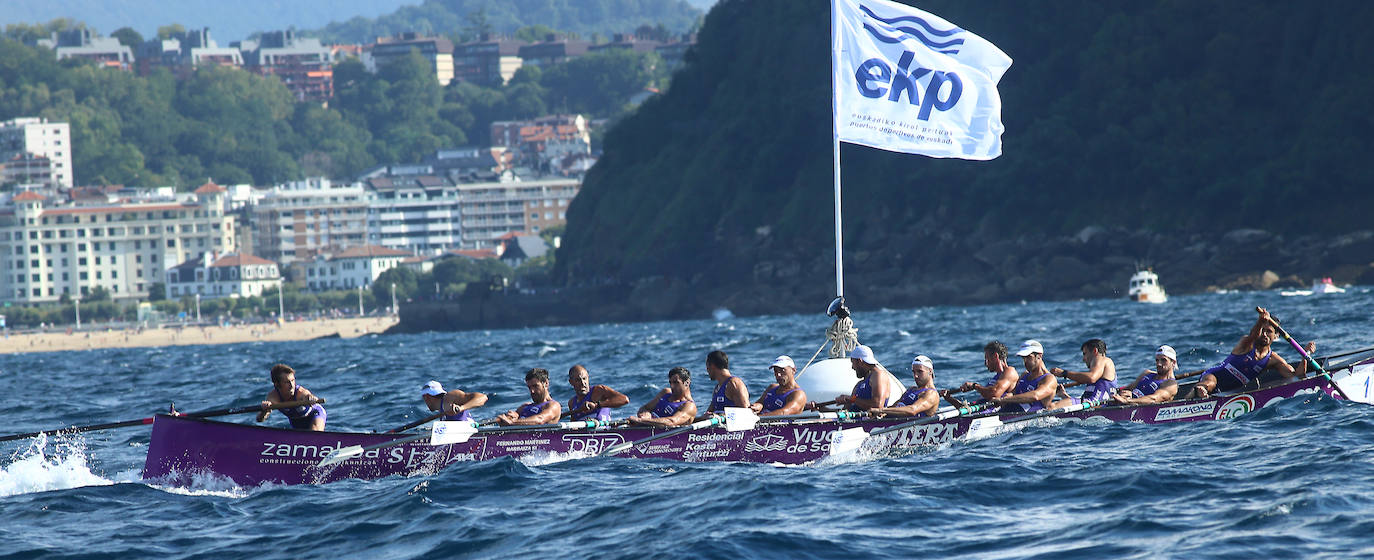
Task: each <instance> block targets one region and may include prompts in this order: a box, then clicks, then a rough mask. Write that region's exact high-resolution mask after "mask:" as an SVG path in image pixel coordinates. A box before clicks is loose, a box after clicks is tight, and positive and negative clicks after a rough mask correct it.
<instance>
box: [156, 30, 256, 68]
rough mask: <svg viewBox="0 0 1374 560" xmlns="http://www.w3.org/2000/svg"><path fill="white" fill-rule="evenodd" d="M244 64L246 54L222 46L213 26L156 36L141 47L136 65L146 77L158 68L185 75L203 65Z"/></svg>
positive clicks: (237, 66) (238, 66)
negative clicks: (214, 35) (214, 33)
mask: <svg viewBox="0 0 1374 560" xmlns="http://www.w3.org/2000/svg"><path fill="white" fill-rule="evenodd" d="M212 65H219V66H232V67H236V68H241V67H243V53H242V52H241V51H239V50H238V49H236V48H233V47H221V46H219V43H217V42H215V40H214V39H213V38H212V37H211V36H210V28H208V27H205V28H201V29H193V30H190V31H186V32H184V33H175V34H173V35H172V36H171V37H169V38H167V39H161V38H154V39H151V40H148V41H145V42H144V43H143V45H142V46H140V47H139V52H138V58H137V60H136V61H135V64H134V67H135V69H136V70H137V71H138V74H139V75H140V76H146V75H148V74H150V73H152V71H153V70H156V69H157V68H159V67H164V68H167V69H169V70H171V71H172V72H173V73H174V74H176V75H178V76H182V77H184V76H186V75H188V74H190V73H191V72H192V71H193V70H195V69H196V68H200V67H204V66H212Z"/></svg>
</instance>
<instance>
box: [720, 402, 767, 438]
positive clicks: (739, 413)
mask: <svg viewBox="0 0 1374 560" xmlns="http://www.w3.org/2000/svg"><path fill="white" fill-rule="evenodd" d="M758 423H759V415H757V414H754V411H753V410H751V409H748V408H744V407H736V406H727V407H725V430H726V431H729V432H740V431H744V430H752V429H754V426H755V425H756V424H758Z"/></svg>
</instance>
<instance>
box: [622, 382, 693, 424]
mask: <svg viewBox="0 0 1374 560" xmlns="http://www.w3.org/2000/svg"><path fill="white" fill-rule="evenodd" d="M696 415H697V403H696V402H694V401H692V373H691V372H689V371H687V368H685V367H675V368H673V369H670V370H668V388H667V389H664V390H662V391H659V392H658V395H655V396H654V399H653V400H651V401H649V402H648V403H646V404H645V405H644V406H641V407H639V413H638V414H635V415H634V416H631V417H630V418H629V422H630V424H632V425H637V426H652V427H659V428H667V427H672V426H686V425H687V424H690V423H691V422H692V418H693V417H695V416H696Z"/></svg>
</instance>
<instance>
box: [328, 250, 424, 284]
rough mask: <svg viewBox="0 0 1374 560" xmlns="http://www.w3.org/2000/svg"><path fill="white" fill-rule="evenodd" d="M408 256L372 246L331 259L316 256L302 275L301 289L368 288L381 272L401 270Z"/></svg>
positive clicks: (339, 254) (330, 256)
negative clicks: (399, 267) (303, 276)
mask: <svg viewBox="0 0 1374 560" xmlns="http://www.w3.org/2000/svg"><path fill="white" fill-rule="evenodd" d="M410 258H412V255H411V254H410V253H407V252H405V251H400V250H396V249H389V248H386V247H378V246H376V245H364V246H361V247H349V248H348V249H344V250H342V251H340V252H338V253H335V254H333V255H320V256H318V257H316V259H315V261H314V262H313V263H311V264H310V265H309V267H307V269H306V273H305V285H306V287H308V288H310V289H311V290H313V291H321V292H322V291H327V290H353V289H356V288H359V287H361V288H369V287H371V286H372V282H373V281H375V280H376V279H377V277H378V276H381V275H382V273H383V272H386V271H388V270H391V269H393V268H396V267H398V266H401V264H402V262H404V261H406V260H407V259H410Z"/></svg>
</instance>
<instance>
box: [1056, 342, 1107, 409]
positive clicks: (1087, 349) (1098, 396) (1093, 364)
mask: <svg viewBox="0 0 1374 560" xmlns="http://www.w3.org/2000/svg"><path fill="white" fill-rule="evenodd" d="M1079 350H1081V351H1082V352H1083V365H1086V366H1088V371H1068V370H1066V369H1064V368H1054V369H1051V370H1050V373H1053V374H1055V375H1062V376H1064V377H1065V378H1066V379H1072V380H1074V381H1077V382H1078V384H1079V385H1083V386H1084V388H1085V389H1087V390H1086V391H1083V396H1081V397H1069V396H1068V393H1067V392H1065V391H1064V390H1063V385H1060V392H1061V393H1064V396H1065V397H1068V398H1064V399H1060V400H1059V401H1057V402H1055V403H1054V404H1052V405H1050V407H1049V408H1064V407H1066V406H1069V405H1075V404H1080V403H1083V402H1087V401H1093V402H1098V403H1102V402H1106V401H1107V400H1108V399H1110V398H1111V396H1112V394H1114V393H1116V362H1115V361H1113V360H1112V359H1111V358H1108V357H1107V343H1106V342H1103V341H1102V339H1100V338H1094V339H1091V340H1088V341H1087V342H1084V343H1083V345H1082V346H1080V347H1079Z"/></svg>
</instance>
